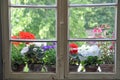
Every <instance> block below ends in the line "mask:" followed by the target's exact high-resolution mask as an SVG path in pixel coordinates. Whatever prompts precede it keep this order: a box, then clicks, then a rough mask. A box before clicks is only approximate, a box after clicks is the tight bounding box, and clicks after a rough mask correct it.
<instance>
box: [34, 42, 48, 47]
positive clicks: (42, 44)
mask: <svg viewBox="0 0 120 80" xmlns="http://www.w3.org/2000/svg"><path fill="white" fill-rule="evenodd" d="M33 44H35V46H37V47H41V46H46V45H47V43H46V42H34V43H33Z"/></svg>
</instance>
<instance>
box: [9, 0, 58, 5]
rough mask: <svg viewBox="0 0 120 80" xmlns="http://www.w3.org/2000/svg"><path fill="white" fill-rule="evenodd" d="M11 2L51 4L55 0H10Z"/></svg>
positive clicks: (54, 2)
mask: <svg viewBox="0 0 120 80" xmlns="http://www.w3.org/2000/svg"><path fill="white" fill-rule="evenodd" d="M11 3H12V4H25V5H53V4H56V0H11Z"/></svg>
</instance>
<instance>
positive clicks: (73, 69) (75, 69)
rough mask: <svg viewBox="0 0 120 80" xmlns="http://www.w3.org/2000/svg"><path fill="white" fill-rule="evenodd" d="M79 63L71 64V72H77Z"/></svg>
mask: <svg viewBox="0 0 120 80" xmlns="http://www.w3.org/2000/svg"><path fill="white" fill-rule="evenodd" d="M78 67H79V65H70V66H69V71H70V72H77V70H78Z"/></svg>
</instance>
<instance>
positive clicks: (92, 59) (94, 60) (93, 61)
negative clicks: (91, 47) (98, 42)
mask: <svg viewBox="0 0 120 80" xmlns="http://www.w3.org/2000/svg"><path fill="white" fill-rule="evenodd" d="M99 64H101V60H100V59H99V57H98V56H88V57H87V59H86V60H84V61H82V65H83V66H89V65H94V66H98V65H99Z"/></svg>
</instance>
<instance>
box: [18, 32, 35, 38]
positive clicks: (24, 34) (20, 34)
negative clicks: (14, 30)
mask: <svg viewBox="0 0 120 80" xmlns="http://www.w3.org/2000/svg"><path fill="white" fill-rule="evenodd" d="M19 38H20V39H35V36H34V34H32V33H30V32H23V31H21V32H20V33H19Z"/></svg>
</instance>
